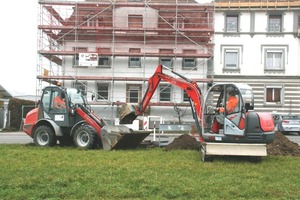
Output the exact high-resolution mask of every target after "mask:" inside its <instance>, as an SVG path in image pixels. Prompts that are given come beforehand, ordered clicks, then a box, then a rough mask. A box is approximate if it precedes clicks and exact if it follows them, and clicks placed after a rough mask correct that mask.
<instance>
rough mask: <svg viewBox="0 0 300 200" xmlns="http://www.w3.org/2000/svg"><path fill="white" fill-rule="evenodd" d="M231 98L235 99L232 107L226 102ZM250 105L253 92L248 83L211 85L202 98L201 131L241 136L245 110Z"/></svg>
mask: <svg viewBox="0 0 300 200" xmlns="http://www.w3.org/2000/svg"><path fill="white" fill-rule="evenodd" d="M232 98H234V99H235V104H234V105H235V106H234V107H232V105H231V107H230V103H228V101H229V99H232ZM245 103H247V104H245ZM245 105H247V109H246V106H245ZM251 106H252V107H253V94H252V89H251V87H249V86H248V85H245V84H229V83H226V84H225V83H224V84H215V85H213V86H212V87H211V88H210V89H209V90H208V92H207V94H206V96H205V98H204V106H203V112H202V113H203V121H204V123H203V124H204V125H203V133H217V134H224V135H234V136H243V135H244V134H245V115H246V111H247V110H248V109H251V108H252V107H251ZM229 107H230V108H229Z"/></svg>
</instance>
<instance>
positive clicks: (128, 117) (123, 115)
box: [119, 104, 137, 124]
mask: <svg viewBox="0 0 300 200" xmlns="http://www.w3.org/2000/svg"><path fill="white" fill-rule="evenodd" d="M136 118H137V115H136V113H135V108H134V106H133V105H128V104H124V105H122V107H121V109H120V118H119V119H120V124H132V122H133V120H135V119H136Z"/></svg>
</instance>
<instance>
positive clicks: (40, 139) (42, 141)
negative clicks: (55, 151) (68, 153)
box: [33, 125, 56, 147]
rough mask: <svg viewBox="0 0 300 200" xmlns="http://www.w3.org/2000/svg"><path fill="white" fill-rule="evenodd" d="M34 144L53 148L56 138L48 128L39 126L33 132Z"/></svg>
mask: <svg viewBox="0 0 300 200" xmlns="http://www.w3.org/2000/svg"><path fill="white" fill-rule="evenodd" d="M33 141H34V144H35V145H37V146H43V147H46V146H49V147H51V146H54V145H56V137H55V134H54V131H53V130H52V129H51V128H50V127H49V126H44V125H43V126H39V127H37V129H36V130H35V132H34V136H33Z"/></svg>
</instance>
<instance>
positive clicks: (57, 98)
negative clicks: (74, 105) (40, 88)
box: [41, 87, 69, 126]
mask: <svg viewBox="0 0 300 200" xmlns="http://www.w3.org/2000/svg"><path fill="white" fill-rule="evenodd" d="M67 102H68V101H67V100H66V96H65V92H64V91H63V90H61V89H60V88H59V87H47V88H45V89H44V93H43V96H42V99H41V108H42V110H43V111H44V116H43V117H44V118H51V119H52V120H53V121H54V122H55V123H56V124H57V125H58V126H68V125H69V117H68V112H67V111H68V108H69V105H68V103H67Z"/></svg>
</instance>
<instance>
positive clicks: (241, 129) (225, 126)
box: [120, 65, 275, 161]
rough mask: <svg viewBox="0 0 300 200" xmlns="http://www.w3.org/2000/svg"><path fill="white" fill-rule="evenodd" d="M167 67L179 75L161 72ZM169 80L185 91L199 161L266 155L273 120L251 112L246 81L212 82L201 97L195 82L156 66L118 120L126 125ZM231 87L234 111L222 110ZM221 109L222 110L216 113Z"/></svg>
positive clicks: (249, 95)
mask: <svg viewBox="0 0 300 200" xmlns="http://www.w3.org/2000/svg"><path fill="white" fill-rule="evenodd" d="M163 69H167V70H168V71H170V72H172V73H173V74H175V75H177V76H178V77H179V78H175V77H172V76H170V75H167V74H165V73H163ZM161 80H163V81H166V82H169V83H170V84H172V85H175V86H178V87H180V88H182V89H183V90H185V92H186V93H187V95H188V97H189V99H190V106H191V109H192V113H193V118H194V119H195V124H196V127H197V129H198V133H199V138H200V142H201V149H200V151H201V156H202V160H203V161H205V160H208V159H211V158H212V157H213V156H218V155H232V156H254V157H257V158H261V157H262V156H266V155H267V151H266V144H268V143H271V142H273V140H274V136H275V132H274V121H273V118H272V115H271V114H270V113H257V112H254V110H253V109H254V97H253V92H252V88H251V87H250V86H249V85H247V84H234V83H224V84H221V83H219V84H214V85H213V86H211V87H210V89H209V90H208V92H207V94H206V95H205V96H203V95H202V92H201V90H200V88H199V87H198V85H197V83H196V82H194V81H191V80H189V79H188V78H186V77H184V76H183V75H181V74H178V73H176V72H174V71H173V70H171V69H169V68H167V67H165V66H163V65H159V66H158V67H157V69H156V71H155V73H154V74H153V76H152V77H150V78H149V80H148V89H147V91H146V93H145V95H144V97H143V100H142V101H141V102H140V103H139V104H138V105H136V106H133V105H131V106H130V105H123V107H122V112H120V113H122V114H121V115H120V123H121V124H122V123H123V124H129V123H132V121H133V120H134V119H135V118H136V117H137V116H139V115H142V114H143V112H144V111H145V110H146V108H147V106H148V104H149V102H150V100H151V98H152V96H153V94H154V92H155V90H156V89H157V87H158V85H159V83H160V81H161ZM229 87H230V88H231V90H232V93H233V95H235V96H236V98H237V102H238V103H237V105H236V107H235V109H234V110H232V111H231V112H228V111H227V110H226V100H227V99H228V94H227V92H226V91H227V90H228V88H229ZM216 108H223V109H222V110H224V112H222V113H221V112H217V110H220V109H216Z"/></svg>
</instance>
